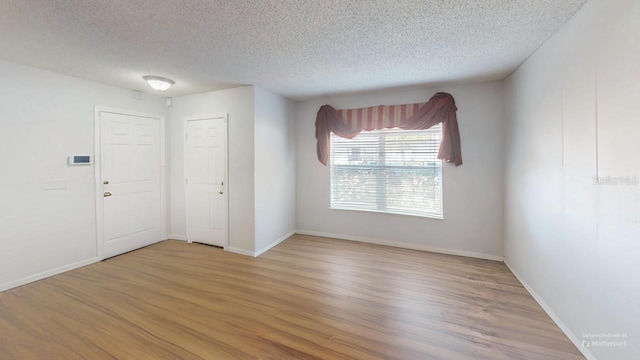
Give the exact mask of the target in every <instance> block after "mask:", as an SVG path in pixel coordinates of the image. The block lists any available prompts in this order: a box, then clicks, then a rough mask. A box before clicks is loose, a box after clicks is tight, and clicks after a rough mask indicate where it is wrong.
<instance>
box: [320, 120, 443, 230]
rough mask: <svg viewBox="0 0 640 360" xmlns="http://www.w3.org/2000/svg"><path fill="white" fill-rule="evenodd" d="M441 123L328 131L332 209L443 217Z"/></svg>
mask: <svg viewBox="0 0 640 360" xmlns="http://www.w3.org/2000/svg"><path fill="white" fill-rule="evenodd" d="M441 138H442V125H437V126H434V127H432V128H430V129H428V130H400V129H390V130H379V131H363V132H361V133H360V134H359V135H358V136H357V137H355V138H353V139H345V138H341V137H339V136H336V135H334V134H331V208H333V209H346V210H365V211H376V212H384V213H393V214H407V215H418V216H427V217H435V218H442V161H441V160H439V159H438V158H437V155H438V149H439V147H440V140H441Z"/></svg>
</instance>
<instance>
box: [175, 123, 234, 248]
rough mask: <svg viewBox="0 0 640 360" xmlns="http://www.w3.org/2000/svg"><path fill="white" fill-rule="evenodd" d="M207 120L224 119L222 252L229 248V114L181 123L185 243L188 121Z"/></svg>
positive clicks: (187, 215)
mask: <svg viewBox="0 0 640 360" xmlns="http://www.w3.org/2000/svg"><path fill="white" fill-rule="evenodd" d="M209 119H224V124H225V126H224V127H225V136H226V141H225V142H226V149H225V157H224V183H225V184H227V186H226V189H225V190H226V191H227V196H225V197H224V209H225V210H226V212H227V218H226V223H225V227H224V246H223V247H222V248H223V249H224V250H227V249H228V248H229V217H230V216H229V215H230V214H229V194H230V192H229V189H230V186H229V113H218V114H209V115H198V116H188V117H185V118H184V119H183V121H182V129H183V130H182V133H183V134H182V184H183V185H184V220H185V221H184V223H185V232H186V235H187V242H188V243H192V241H191V240H190V238H189V204H188V201H189V200H188V198H189V197H188V196H187V185H188V184H187V161H186V160H187V144H186V139H187V131H188V126H187V125H188V124H189V121H198V120H209Z"/></svg>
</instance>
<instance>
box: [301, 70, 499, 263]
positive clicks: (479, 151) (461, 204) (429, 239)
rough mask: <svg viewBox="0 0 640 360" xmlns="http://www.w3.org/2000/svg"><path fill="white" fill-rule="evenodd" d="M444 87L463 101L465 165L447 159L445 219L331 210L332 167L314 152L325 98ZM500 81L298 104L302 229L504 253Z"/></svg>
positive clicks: (377, 101)
mask: <svg viewBox="0 0 640 360" xmlns="http://www.w3.org/2000/svg"><path fill="white" fill-rule="evenodd" d="M438 91H446V92H449V93H451V94H452V95H453V96H454V98H455V100H456V104H457V106H458V122H459V125H460V132H461V138H462V157H463V161H464V164H463V165H462V166H459V167H457V168H456V167H455V166H454V165H453V164H444V165H443V185H444V186H443V199H444V220H437V219H430V218H422V217H414V216H404V215H390V214H380V213H370V212H360V211H347V210H330V209H329V167H325V166H323V165H322V164H320V162H319V161H318V160H317V157H316V139H315V119H316V113H317V111H318V109H319V108H320V106H321V105H324V104H329V105H332V106H333V107H335V108H337V109H346V108H360V107H367V106H375V105H381V104H385V105H392V104H406V103H416V102H425V101H427V100H428V99H429V98H430V97H431V96H433V94H435V93H436V92H438ZM503 137H504V133H503V120H502V82H489V83H481V84H472V85H464V86H462V85H460V86H445V87H439V88H427V89H420V90H412V91H395V92H380V93H375V94H369V95H354V96H340V97H330V98H320V99H312V100H308V101H305V102H300V103H298V105H297V123H296V139H297V140H296V149H297V150H296V154H297V194H298V196H297V209H298V214H297V228H298V229H299V230H302V231H304V232H306V233H316V234H318V233H322V234H327V235H328V234H334V235H337V236H340V237H344V238H351V239H373V240H375V241H377V242H380V243H386V244H391V245H398V246H406V247H412V248H420V249H435V250H439V251H447V252H452V253H459V254H466V255H471V256H479V257H489V258H497V259H501V257H502V241H503V233H502V232H503V222H502V221H503V214H502V204H503V197H502V184H503V176H504V173H503V152H504V149H503V148H504V140H503Z"/></svg>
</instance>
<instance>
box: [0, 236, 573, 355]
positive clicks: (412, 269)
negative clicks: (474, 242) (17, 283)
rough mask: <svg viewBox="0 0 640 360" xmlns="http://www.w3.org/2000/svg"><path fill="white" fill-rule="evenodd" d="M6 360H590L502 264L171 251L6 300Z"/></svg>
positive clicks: (335, 243) (122, 259)
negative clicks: (256, 256) (255, 256)
mask: <svg viewBox="0 0 640 360" xmlns="http://www.w3.org/2000/svg"><path fill="white" fill-rule="evenodd" d="M0 359H3V360H4V359H48V360H49V359H65V360H66V359H127V360H129V359H402V360H407V359H583V357H582V356H581V355H580V353H579V352H578V350H577V349H576V348H575V347H574V346H573V345H572V344H571V343H570V341H569V340H568V339H567V338H566V337H565V336H564V334H563V333H562V332H561V331H560V329H559V328H558V327H557V326H556V325H555V324H554V323H553V322H552V321H551V319H550V318H549V317H548V316H547V315H546V314H545V313H544V312H543V310H542V309H541V308H540V307H539V306H538V305H537V304H536V302H535V301H534V300H533V298H532V297H531V296H530V295H529V294H528V293H527V292H526V290H525V289H524V288H523V287H522V286H521V285H520V283H519V282H518V281H517V280H516V278H515V277H514V276H513V275H512V274H511V273H510V272H509V270H508V269H507V268H506V267H505V265H504V264H503V263H499V262H494V261H486V260H477V259H469V258H463V257H456V256H449V255H441V254H433V253H426V252H420V251H412V250H404V249H396V248H390V247H384V246H377V245H369V244H362V243H355V242H348V241H341V240H333V239H326V238H318V237H311V236H302V235H294V236H293V237H292V238H290V239H288V240H286V241H285V242H283V243H282V244H280V245H279V246H277V247H275V248H274V249H273V250H271V251H269V252H268V253H266V254H264V255H262V256H261V257H259V258H250V257H246V256H242V255H236V254H233V253H229V252H224V251H222V250H221V249H218V248H214V247H210V246H206V245H199V244H187V243H184V242H180V241H164V242H161V243H158V244H155V245H152V246H150V247H147V248H144V249H141V250H138V251H135V252H131V253H128V254H125V255H122V256H119V257H116V258H112V259H109V260H106V261H103V262H100V263H97V264H94V265H90V266H87V267H84V268H81V269H78V270H74V271H71V272H67V273H65V274H61V275H58V276H55V277H52V278H48V279H45V280H41V281H38V282H36V283H32V284H29V285H25V286H22V287H19V288H16V289H12V290H9V291H5V292H3V293H0Z"/></svg>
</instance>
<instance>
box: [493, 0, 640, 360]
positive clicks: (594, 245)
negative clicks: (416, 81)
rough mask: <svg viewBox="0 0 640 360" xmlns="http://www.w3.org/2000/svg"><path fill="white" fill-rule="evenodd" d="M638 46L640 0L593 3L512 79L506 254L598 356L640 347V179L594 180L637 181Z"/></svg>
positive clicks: (627, 355) (624, 355)
mask: <svg viewBox="0 0 640 360" xmlns="http://www.w3.org/2000/svg"><path fill="white" fill-rule="evenodd" d="M639 54H640V2H638V1H631V0H619V1H605V0H591V1H589V2H588V3H586V4H585V6H584V7H583V8H582V10H580V12H579V13H578V14H576V16H575V17H574V18H573V19H572V20H571V21H570V22H569V23H568V24H567V25H566V26H565V27H564V28H562V29H561V30H560V31H559V32H558V33H557V34H556V35H555V36H554V37H552V38H551V39H550V40H549V41H547V43H545V45H544V46H543V47H541V48H540V49H539V50H538V51H537V52H536V53H535V54H534V55H533V56H531V57H530V58H529V59H528V60H527V61H526V62H525V63H524V64H523V65H522V66H521V67H520V68H519V69H518V70H517V71H516V72H515V73H514V74H512V76H511V77H509V78H508V79H507V80H506V83H505V94H506V100H505V103H506V104H507V107H506V113H505V117H506V119H507V122H508V123H509V128H510V130H508V132H507V151H506V154H507V156H506V196H505V225H506V227H505V258H506V262H507V263H508V264H509V266H510V267H511V268H512V269H513V271H514V272H515V273H517V274H518V275H519V276H520V277H521V279H522V280H523V281H524V282H525V283H527V285H528V286H529V288H530V290H531V291H532V292H533V293H534V294H535V295H536V296H538V297H539V299H540V300H541V301H542V302H543V303H544V304H545V306H546V307H547V309H548V310H549V311H550V313H551V314H552V315H553V316H554V317H555V320H556V321H558V323H559V324H560V325H561V326H562V327H564V329H565V330H567V331H568V332H569V334H570V337H571V338H572V339H573V340H574V342H576V343H577V344H578V347H579V348H581V349H582V350H589V351H591V353H592V354H593V355H595V356H597V357H598V358H600V359H634V358H638V355H639V354H640V261H638V259H640V187H639V186H638V184H637V183H635V184H618V185H596V184H594V181H593V177H594V176H596V175H600V176H604V177H606V176H612V177H619V176H623V177H626V176H630V177H634V176H635V177H640V161H638V157H639V156H640V141H638V138H639V136H640V65H639V62H638V55H639ZM636 179H637V178H636ZM630 180H631V182H632V183H633V178H631V179H630ZM590 333H592V334H600V333H604V334H612V335H614V334H623V333H626V334H627V336H628V337H627V339H626V344H625V345H624V346H620V347H617V348H612V347H606V346H597V344H592V345H591V346H590V347H589V348H588V349H585V348H582V346H581V345H582V340H587V341H588V340H593V338H589V335H588V334H590ZM585 335H586V336H585ZM605 340H615V339H612V338H611V339H605ZM620 340H625V339H620ZM594 345H595V346H594ZM585 353H586V354H587V355H588V356H591V355H590V354H589V353H588V352H585Z"/></svg>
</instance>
